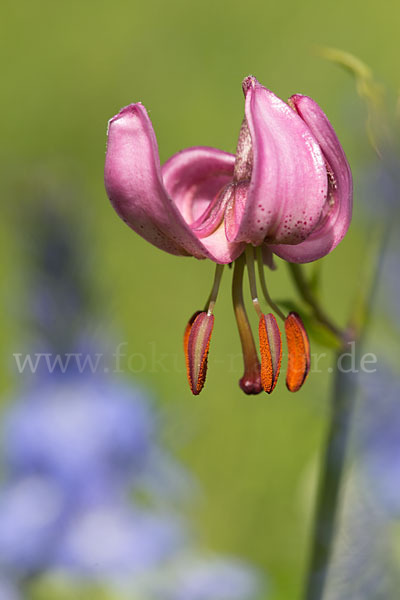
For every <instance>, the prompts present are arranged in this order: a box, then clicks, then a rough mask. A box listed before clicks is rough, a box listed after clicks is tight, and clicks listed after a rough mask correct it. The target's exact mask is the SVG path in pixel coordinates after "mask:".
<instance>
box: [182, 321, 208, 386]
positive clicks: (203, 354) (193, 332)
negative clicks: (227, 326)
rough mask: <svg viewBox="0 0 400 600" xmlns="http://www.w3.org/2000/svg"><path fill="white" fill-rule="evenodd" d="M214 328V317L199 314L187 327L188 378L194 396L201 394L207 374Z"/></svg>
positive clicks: (184, 340) (185, 348)
mask: <svg viewBox="0 0 400 600" xmlns="http://www.w3.org/2000/svg"><path fill="white" fill-rule="evenodd" d="M213 327H214V315H209V314H207V313H206V312H197V313H195V314H194V315H193V317H192V318H191V319H190V321H189V323H188V324H187V326H186V329H185V334H184V338H183V346H184V350H185V357H186V369H187V376H188V381H189V385H190V389H191V391H192V394H193V395H194V396H197V395H198V394H200V392H201V390H202V389H203V387H204V384H205V381H206V374H207V362H208V351H209V348H210V340H211V334H212V330H213Z"/></svg>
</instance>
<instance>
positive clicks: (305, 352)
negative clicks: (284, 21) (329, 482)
mask: <svg viewBox="0 0 400 600" xmlns="http://www.w3.org/2000/svg"><path fill="white" fill-rule="evenodd" d="M243 91H244V95H245V114H244V119H243V121H242V125H241V128H240V132H239V138H238V143H237V150H236V154H229V153H227V152H223V151H221V150H217V149H215V148H210V147H202V146H196V147H192V148H187V149H186V150H183V151H181V152H178V153H177V154H175V155H173V156H172V157H171V158H170V159H169V160H167V162H166V163H165V164H164V165H163V166H162V167H161V165H160V159H159V154H158V147H157V141H156V137H155V134H154V130H153V127H152V124H151V121H150V119H149V116H148V114H147V111H146V109H145V107H144V106H143V105H142V104H140V103H137V104H131V105H129V106H127V107H125V108H123V109H122V110H121V111H120V113H119V114H118V115H116V116H115V117H113V118H112V119H111V120H110V122H109V130H108V145H107V155H106V166H105V185H106V190H107V194H108V196H109V198H110V200H111V202H112V204H113V206H114V208H115V210H116V211H117V213H118V214H119V216H120V217H121V218H122V219H123V220H124V221H125V222H126V223H127V224H128V225H129V226H130V227H131V228H132V229H134V230H135V231H136V232H137V233H138V234H139V235H141V236H142V237H143V238H145V239H146V240H148V241H149V242H150V243H152V244H153V245H155V246H157V247H158V248H160V249H162V250H165V251H166V252H169V253H171V254H175V255H180V256H194V257H196V258H198V259H202V258H209V259H211V260H212V261H214V262H215V263H217V266H216V275H215V280H214V285H213V290H212V292H211V295H210V298H209V301H208V304H207V305H206V306H205V309H204V310H203V311H198V312H197V313H195V314H194V315H193V317H192V318H191V319H190V321H189V324H188V326H187V328H186V331H185V335H184V350H185V356H186V364H187V374H188V380H189V384H190V388H191V391H192V393H193V394H195V395H197V394H199V393H200V392H201V390H202V388H203V386H204V382H205V376H206V371H207V360H208V351H209V345H210V339H211V334H212V330H213V326H214V316H213V309H214V305H215V301H216V297H217V293H218V288H219V283H220V279H221V274H222V266H223V265H224V264H227V263H232V262H235V269H234V274H233V284H232V299H233V307H234V312H235V318H236V322H237V326H238V330H239V335H240V341H241V345H242V352H243V358H244V375H243V377H242V378H241V379H240V381H239V385H240V387H241V389H242V390H243V391H244V392H245V393H247V394H257V393H259V392H260V391H261V390H262V389H264V390H265V391H266V392H267V393H271V392H272V391H273V389H274V388H275V385H276V383H277V380H278V376H279V372H280V365H281V356H282V343H281V334H280V331H279V327H278V324H277V322H276V319H275V317H274V315H273V314H272V313H268V314H264V313H263V312H262V310H261V308H260V305H259V300H258V297H257V289H256V276H255V268H254V260H255V258H256V257H257V261H258V266H259V278H260V281H261V283H262V288H263V294H264V296H265V299H266V301H267V303H268V304H269V306H270V307H271V308H272V310H273V311H274V312H275V313H276V314H278V315H279V317H280V318H281V319H282V320H283V322H284V326H285V333H286V340H287V347H288V355H289V360H288V369H287V377H286V385H287V388H288V389H289V391H292V392H294V391H298V390H299V389H300V388H301V386H302V385H303V383H304V381H305V380H306V378H307V375H308V372H309V370H310V346H309V342H308V337H307V333H306V331H305V328H304V325H303V323H302V321H301V318H300V317H299V315H297V314H296V313H290V314H289V315H288V316H285V315H284V314H283V313H282V311H281V310H280V309H279V307H278V306H277V305H276V304H274V303H273V302H272V300H271V298H270V296H269V293H268V290H267V288H266V283H265V279H264V274H263V269H264V264H267V265H268V266H271V265H272V264H273V261H272V255H273V254H276V255H277V256H279V257H281V258H283V259H284V260H286V261H289V262H291V263H306V262H311V261H314V260H317V259H319V258H322V257H323V256H325V255H326V254H328V253H329V252H331V251H332V250H333V249H334V248H335V247H336V246H337V244H338V243H339V242H340V241H341V240H342V239H343V237H344V235H345V233H346V232H347V229H348V227H349V224H350V220H351V213H352V176H351V171H350V167H349V164H348V162H347V159H346V156H345V154H344V151H343V149H342V147H341V145H340V142H339V140H338V138H337V136H336V133H335V131H334V129H333V127H332V125H331V123H330V122H329V120H328V118H327V117H326V115H325V114H324V112H323V111H322V110H321V108H320V107H319V106H318V104H317V103H316V102H315V101H314V100H312V99H311V98H309V97H307V96H302V95H299V94H296V95H294V96H292V97H291V98H290V99H289V101H288V103H285V102H283V101H282V100H281V99H280V98H278V97H277V96H276V95H275V94H273V93H272V92H271V91H270V90H268V89H267V88H265V87H263V86H262V85H260V84H259V82H258V81H257V80H256V79H255V78H254V77H246V78H245V80H244V81H243ZM244 256H246V262H245V261H244ZM245 266H247V270H248V274H249V283H250V288H251V294H252V299H253V304H254V306H255V308H256V311H257V314H258V317H259V339H260V354H261V362H260V361H259V358H258V351H257V349H256V346H255V343H254V339H253V336H252V332H251V327H250V323H249V320H248V318H247V314H246V310H245V306H244V301H243V294H242V284H243V272H244V268H245Z"/></svg>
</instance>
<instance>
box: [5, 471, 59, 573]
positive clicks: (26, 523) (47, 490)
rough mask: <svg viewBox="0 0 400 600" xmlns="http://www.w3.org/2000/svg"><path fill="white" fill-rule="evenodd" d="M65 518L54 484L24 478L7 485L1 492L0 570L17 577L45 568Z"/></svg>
mask: <svg viewBox="0 0 400 600" xmlns="http://www.w3.org/2000/svg"><path fill="white" fill-rule="evenodd" d="M65 516H66V514H65V501H64V496H63V493H62V490H61V489H60V488H58V487H57V485H56V484H55V483H54V482H52V481H49V480H45V479H41V478H38V477H25V478H22V479H19V480H17V481H15V482H13V483H11V484H9V485H7V486H6V487H5V488H4V489H3V490H2V491H1V493H0V568H1V569H3V570H6V571H7V572H8V573H10V572H11V573H14V574H16V575H20V574H24V575H31V574H33V573H35V572H37V571H40V570H43V569H45V568H46V567H47V565H48V564H49V562H50V561H51V560H52V552H53V549H54V542H55V540H56V538H57V536H59V535H60V533H61V530H62V527H63V525H64V522H63V521H64V519H65Z"/></svg>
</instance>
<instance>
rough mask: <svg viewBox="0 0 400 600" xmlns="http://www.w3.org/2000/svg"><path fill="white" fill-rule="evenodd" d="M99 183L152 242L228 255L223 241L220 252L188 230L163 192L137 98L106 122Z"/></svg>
mask: <svg viewBox="0 0 400 600" xmlns="http://www.w3.org/2000/svg"><path fill="white" fill-rule="evenodd" d="M216 152H217V151H216ZM212 166H213V161H212V160H211V157H210V160H209V167H212ZM214 168H215V165H214ZM218 168H219V163H218V166H217V169H218ZM105 185H106V190H107V194H108V196H109V198H110V200H111V202H112V204H113V206H114V208H115V210H116V211H117V213H118V214H119V216H120V217H121V218H122V219H123V220H124V221H125V222H126V223H127V224H128V225H129V226H130V227H132V229H134V230H135V231H136V232H137V233H138V234H139V235H141V236H142V237H144V238H145V239H146V240H148V241H149V242H150V243H152V244H154V245H155V246H157V247H158V248H161V249H162V250H165V251H167V252H170V253H171V254H181V255H192V256H195V257H196V258H210V259H211V260H213V261H215V262H230V261H231V260H232V259H231V257H230V255H229V252H227V243H225V244H224V245H223V246H224V247H223V250H222V251H221V252H220V253H218V250H219V249H220V245H219V244H215V251H216V252H217V255H214V254H213V253H212V252H211V251H210V250H209V249H208V248H207V247H206V246H205V245H204V244H203V243H202V242H201V241H200V240H199V239H198V238H197V237H196V235H194V233H193V232H192V231H191V229H190V226H189V224H188V223H187V222H186V220H185V218H184V215H183V214H182V212H181V210H180V207H179V205H178V204H176V203H175V202H174V201H173V200H172V199H171V198H170V196H169V195H168V193H167V190H166V189H165V187H164V183H163V180H162V175H161V167H160V161H159V155H158V147H157V141H156V137H155V134H154V130H153V127H152V124H151V121H150V119H149V117H148V114H147V111H146V109H145V108H144V106H143V105H142V104H140V103H138V104H131V105H129V106H127V107H125V108H123V109H122V110H121V112H120V113H119V114H118V115H116V116H115V117H114V118H113V119H111V121H110V123H109V130H108V144H107V155H106V165H105Z"/></svg>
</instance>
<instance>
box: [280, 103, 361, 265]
mask: <svg viewBox="0 0 400 600" xmlns="http://www.w3.org/2000/svg"><path fill="white" fill-rule="evenodd" d="M290 102H291V104H292V105H293V106H294V108H295V109H296V111H297V113H298V114H299V115H300V117H301V118H302V119H303V121H304V122H305V123H306V125H307V127H308V128H309V129H310V131H311V133H312V134H313V136H314V137H315V139H316V140H317V142H318V143H319V145H320V147H321V149H322V152H323V154H324V157H325V160H326V163H327V169H328V173H329V192H328V198H327V201H326V204H325V207H324V210H323V212H322V215H321V219H320V221H319V223H318V224H317V226H316V228H315V229H314V231H313V232H312V233H311V235H310V236H309V237H308V238H307V239H306V240H305V241H304V242H302V243H301V244H298V245H296V246H284V245H279V246H271V250H272V251H273V252H275V254H277V255H278V256H280V257H281V258H283V259H285V260H288V261H290V262H295V263H306V262H311V261H313V260H317V259H318V258H322V257H323V256H325V255H326V254H328V253H329V252H331V250H333V249H334V248H335V247H336V246H337V245H338V244H339V242H340V241H341V240H342V239H343V237H344V236H345V234H346V232H347V230H348V228H349V225H350V221H351V214H352V206H353V181H352V176H351V170H350V166H349V163H348V162H347V159H346V155H345V153H344V151H343V148H342V146H341V144H340V142H339V140H338V138H337V136H336V133H335V131H334V129H333V127H332V125H331V123H330V122H329V120H328V118H327V117H326V115H325V113H324V112H323V111H322V110H321V108H320V107H319V106H318V104H317V103H316V102H315V101H314V100H312V99H311V98H309V97H307V96H301V95H295V96H292V97H291V99H290Z"/></svg>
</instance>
